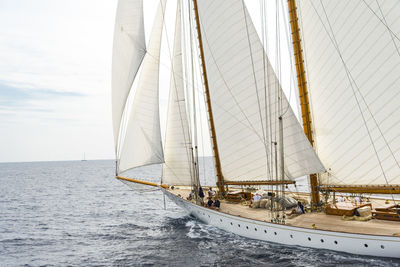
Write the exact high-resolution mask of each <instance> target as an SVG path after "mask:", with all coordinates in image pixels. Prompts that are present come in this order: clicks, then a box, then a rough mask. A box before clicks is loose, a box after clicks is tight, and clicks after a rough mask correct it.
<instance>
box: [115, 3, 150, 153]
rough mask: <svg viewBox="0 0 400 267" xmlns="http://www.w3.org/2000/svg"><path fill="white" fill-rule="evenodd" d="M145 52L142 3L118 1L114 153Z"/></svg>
mask: <svg viewBox="0 0 400 267" xmlns="http://www.w3.org/2000/svg"><path fill="white" fill-rule="evenodd" d="M145 51H146V45H145V36H144V25H143V0H119V2H118V8H117V14H116V19H115V29H114V47H113V60H112V118H113V131H114V144H115V151H117V147H118V143H119V139H118V137H119V131H120V124H121V118H122V114H123V111H124V108H125V104H126V101H127V98H128V95H129V91H130V89H131V86H132V83H133V80H134V79H135V76H136V73H137V72H138V69H139V66H140V63H141V62H142V60H143V57H144V54H145Z"/></svg>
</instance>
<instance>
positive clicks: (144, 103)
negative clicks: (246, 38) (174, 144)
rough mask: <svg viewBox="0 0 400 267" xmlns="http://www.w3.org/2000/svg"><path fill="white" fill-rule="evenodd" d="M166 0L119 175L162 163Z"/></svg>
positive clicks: (156, 24)
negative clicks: (162, 58)
mask: <svg viewBox="0 0 400 267" xmlns="http://www.w3.org/2000/svg"><path fill="white" fill-rule="evenodd" d="M164 10H165V0H161V1H160V4H159V6H158V9H157V14H156V18H155V20H154V24H153V29H152V32H151V36H150V41H149V46H148V50H147V51H146V55H145V57H144V59H143V66H142V70H141V72H140V76H139V81H138V85H137V89H136V93H135V97H134V100H133V104H132V107H130V108H131V111H130V114H129V116H128V121H127V125H126V132H125V133H124V134H125V135H124V138H123V142H122V145H121V150H120V155H119V157H120V158H119V162H118V164H119V171H120V172H123V171H125V170H128V169H131V168H134V167H138V166H144V165H149V164H155V163H162V162H163V159H164V158H163V150H162V142H161V131H160V114H159V99H158V96H159V90H158V87H159V78H158V76H159V63H160V47H161V36H162V28H163V21H164Z"/></svg>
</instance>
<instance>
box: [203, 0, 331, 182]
mask: <svg viewBox="0 0 400 267" xmlns="http://www.w3.org/2000/svg"><path fill="white" fill-rule="evenodd" d="M198 6H199V14H200V23H201V31H202V36H203V41H204V54H205V63H206V65H207V69H208V78H209V85H210V86H209V87H210V96H211V106H212V108H213V113H214V118H215V130H216V137H217V138H218V146H219V151H220V158H221V167H222V171H223V176H224V178H225V180H228V181H258V180H270V179H273V178H276V177H271V174H269V173H268V172H267V168H266V166H267V161H268V160H271V159H268V157H267V155H268V154H267V153H269V151H266V149H268V147H269V144H265V138H263V136H262V134H263V125H262V123H263V122H264V121H266V119H267V115H265V114H266V113H267V112H266V110H265V109H268V110H270V111H271V113H269V112H268V117H269V118H270V119H269V120H268V121H269V122H270V127H271V131H270V132H271V133H272V134H271V135H272V137H270V138H272V139H271V140H272V142H276V143H279V134H278V133H279V129H278V118H279V116H281V114H279V112H278V109H277V107H278V103H279V102H280V101H282V104H283V105H282V110H287V112H286V113H285V114H284V115H283V116H282V117H283V132H284V154H285V165H286V167H285V174H286V176H287V177H289V178H292V179H293V178H295V177H299V176H302V175H305V174H309V173H313V172H322V171H324V167H323V166H322V164H321V162H320V161H319V159H318V157H317V156H316V154H315V151H314V150H313V149H312V146H311V144H310V142H309V141H308V140H307V138H306V137H305V135H304V132H303V129H302V128H301V125H300V124H299V123H298V121H297V118H296V116H295V115H294V113H293V110H292V109H291V108H290V106H289V102H288V100H287V98H286V96H285V95H284V93H283V92H282V88H281V86H280V84H279V81H278V78H277V77H276V75H275V73H274V72H273V69H272V67H271V65H270V62H269V60H268V58H267V56H266V54H265V51H264V48H263V46H262V44H261V41H260V39H259V37H258V35H257V32H256V30H255V28H254V25H253V23H252V20H251V18H250V16H249V14H248V11H247V9H246V8H245V5H244V4H243V2H242V1H241V0H233V1H207V0H205V1H201V2H198ZM264 63H265V64H264ZM265 66H268V67H265ZM264 75H265V77H267V79H266V80H267V81H268V83H267V84H266V86H267V88H266V89H267V90H266V91H268V92H267V97H264V94H265V92H264V91H265V90H264V87H263V86H262V84H264V80H265V79H264ZM257 95H259V96H261V97H257ZM278 96H282V97H281V98H280V99H279V97H278ZM264 99H266V100H264ZM265 102H267V103H265ZM260 117H261V119H260ZM271 119H272V120H271ZM268 134H269V133H268ZM268 150H269V149H268ZM266 152H267V153H266ZM271 161H274V160H273V159H272V160H271ZM276 161H278V163H277V164H279V159H278V160H276ZM274 163H275V162H274ZM273 165H274V164H273Z"/></svg>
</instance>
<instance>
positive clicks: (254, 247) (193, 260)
mask: <svg viewBox="0 0 400 267" xmlns="http://www.w3.org/2000/svg"><path fill="white" fill-rule="evenodd" d="M208 164H209V165H210V166H209V168H208V167H207V166H205V167H204V166H203V168H201V169H203V171H202V174H201V175H202V176H201V177H203V178H202V179H203V180H202V182H203V183H206V182H207V181H206V180H207V179H210V177H212V163H210V162H209V163H208ZM114 168H115V167H114V162H113V161H112V160H89V161H65V162H31V163H0V266H400V260H399V259H390V258H376V257H369V256H357V255H352V254H347V253H339V252H333V251H328V250H318V249H310V248H302V247H295V246H283V245H279V244H275V243H269V242H262V241H257V240H252V239H248V238H243V237H240V236H237V235H234V234H231V233H228V232H225V231H222V230H219V229H218V228H215V227H213V226H210V225H207V224H204V223H202V222H201V221H198V220H196V219H195V218H193V217H191V216H189V215H188V214H187V213H186V212H185V211H183V210H182V209H180V208H179V207H177V206H176V205H174V204H173V203H172V202H171V201H169V200H168V199H164V197H163V194H162V193H161V192H160V191H158V190H147V191H143V190H139V191H135V190H132V189H131V188H129V187H128V186H126V185H125V184H124V183H121V182H120V181H118V180H116V179H115V178H114V172H115V169H114ZM210 169H211V171H210ZM160 171H161V168H160V167H159V166H155V167H154V166H153V167H150V168H147V169H143V168H141V169H138V170H135V172H133V173H131V175H132V176H141V175H143V176H148V177H157V176H159V173H160ZM206 176H210V177H206ZM204 179H205V180H204ZM399 254H400V251H399Z"/></svg>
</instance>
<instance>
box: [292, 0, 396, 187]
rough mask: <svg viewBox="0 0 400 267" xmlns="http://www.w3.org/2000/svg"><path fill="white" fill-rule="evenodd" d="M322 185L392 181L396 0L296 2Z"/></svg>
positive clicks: (394, 178)
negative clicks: (320, 162)
mask: <svg viewBox="0 0 400 267" xmlns="http://www.w3.org/2000/svg"><path fill="white" fill-rule="evenodd" d="M297 3H298V8H299V11H300V12H299V14H300V17H301V20H300V22H301V25H302V28H301V30H302V35H303V45H304V48H305V49H304V51H305V58H306V65H307V70H306V73H307V75H308V87H309V91H310V96H311V102H312V114H313V124H314V128H315V130H314V133H315V143H316V146H317V152H318V155H319V157H320V159H321V160H322V162H323V163H324V165H325V167H326V168H327V170H328V173H327V175H322V176H321V182H322V183H323V184H387V183H388V184H400V165H399V160H400V127H399V123H400V108H399V105H400V104H399V103H400V89H399V88H400V39H399V37H400V17H399V14H400V2H399V1H394V0H393V1H375V0H373V1H372V0H363V1H310V0H302V1H297Z"/></svg>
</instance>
